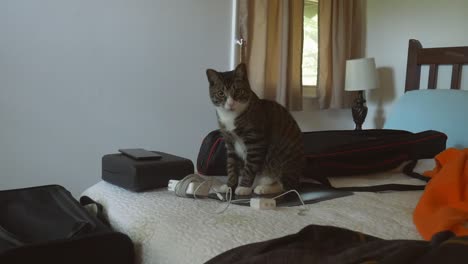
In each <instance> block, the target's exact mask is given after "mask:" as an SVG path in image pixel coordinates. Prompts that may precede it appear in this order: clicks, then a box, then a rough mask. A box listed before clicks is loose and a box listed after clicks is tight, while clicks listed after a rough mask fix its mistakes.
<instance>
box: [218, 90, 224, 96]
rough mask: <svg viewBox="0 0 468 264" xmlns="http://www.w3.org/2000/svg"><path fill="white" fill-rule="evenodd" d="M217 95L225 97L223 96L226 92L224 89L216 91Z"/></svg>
mask: <svg viewBox="0 0 468 264" xmlns="http://www.w3.org/2000/svg"><path fill="white" fill-rule="evenodd" d="M216 95H217V96H218V97H223V96H224V92H223V91H218V92H217V93H216Z"/></svg>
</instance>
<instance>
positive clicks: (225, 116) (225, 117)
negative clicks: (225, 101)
mask: <svg viewBox="0 0 468 264" xmlns="http://www.w3.org/2000/svg"><path fill="white" fill-rule="evenodd" d="M216 112H218V118H219V121H220V122H221V123H222V124H223V125H224V127H225V129H226V130H227V131H232V130H234V129H235V128H236V126H235V125H234V121H235V120H236V117H237V115H238V113H236V112H234V111H226V110H224V109H222V108H220V107H218V108H216Z"/></svg>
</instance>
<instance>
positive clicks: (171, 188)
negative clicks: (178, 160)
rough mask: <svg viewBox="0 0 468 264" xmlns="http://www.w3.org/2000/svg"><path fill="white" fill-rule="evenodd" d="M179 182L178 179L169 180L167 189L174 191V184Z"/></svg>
mask: <svg viewBox="0 0 468 264" xmlns="http://www.w3.org/2000/svg"><path fill="white" fill-rule="evenodd" d="M178 183H179V181H178V180H169V183H168V184H167V190H168V191H171V192H174V191H175V187H176V185H177V184H178Z"/></svg>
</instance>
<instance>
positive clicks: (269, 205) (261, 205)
mask: <svg viewBox="0 0 468 264" xmlns="http://www.w3.org/2000/svg"><path fill="white" fill-rule="evenodd" d="M250 207H252V208H255V209H260V210H268V209H275V208H276V201H275V199H269V198H251V199H250Z"/></svg>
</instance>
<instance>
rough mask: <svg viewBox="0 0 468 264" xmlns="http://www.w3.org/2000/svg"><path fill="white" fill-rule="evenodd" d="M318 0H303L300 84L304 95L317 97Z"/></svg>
mask: <svg viewBox="0 0 468 264" xmlns="http://www.w3.org/2000/svg"><path fill="white" fill-rule="evenodd" d="M317 14H318V0H305V1H304V29H303V31H304V42H303V54H302V85H303V96H304V97H314V98H315V97H317V69H318V15H317Z"/></svg>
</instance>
